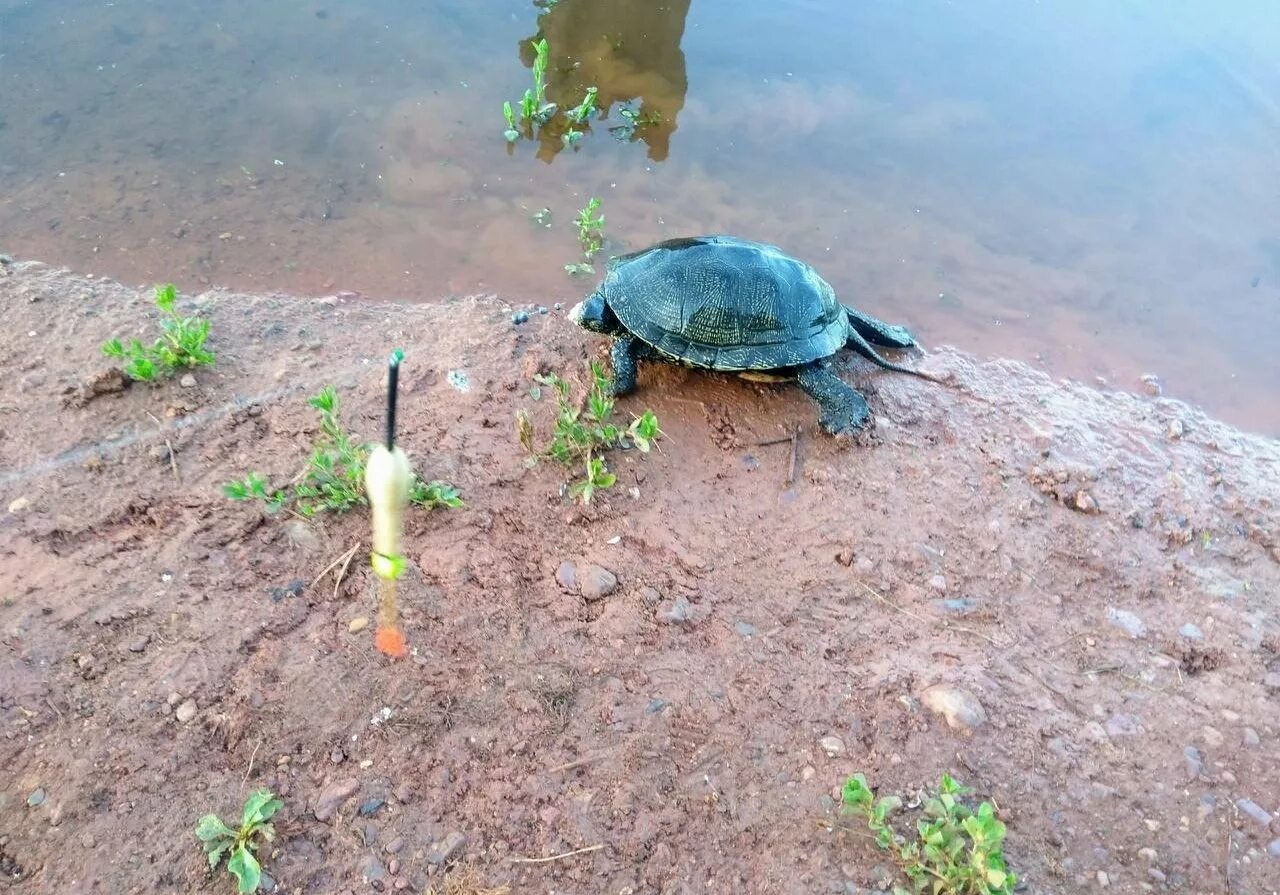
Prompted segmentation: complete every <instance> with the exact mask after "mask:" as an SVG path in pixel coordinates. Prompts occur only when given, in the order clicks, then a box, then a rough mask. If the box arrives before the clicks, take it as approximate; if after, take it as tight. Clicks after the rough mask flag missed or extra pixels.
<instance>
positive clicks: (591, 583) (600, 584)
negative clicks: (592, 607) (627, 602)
mask: <svg viewBox="0 0 1280 895" xmlns="http://www.w3.org/2000/svg"><path fill="white" fill-rule="evenodd" d="M578 578H579V586H580V588H581V590H582V598H583V599H584V600H586V601H587V602H588V603H594V602H595V601H596V600H602V599H604V598H605V597H607V596H608V595H609V594H611V593H613V591H614V589H615V588H616V587H617V586H618V578H617V576H616V575H614V574H613V573H612V572H610V571H609V570H608V569H606V568H603V567H601V566H597V565H594V564H592V565H587V566H586V567H584V568H583V569H581V570H579V575H578Z"/></svg>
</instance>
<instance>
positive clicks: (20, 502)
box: [9, 497, 31, 515]
mask: <svg viewBox="0 0 1280 895" xmlns="http://www.w3.org/2000/svg"><path fill="white" fill-rule="evenodd" d="M30 506H31V501H30V500H28V499H27V498H25V497H19V498H17V499H16V500H14V501H12V502H11V503H10V504H9V512H10V513H13V514H14V515H17V514H18V513H21V512H23V511H25V510H27V509H28V508H30Z"/></svg>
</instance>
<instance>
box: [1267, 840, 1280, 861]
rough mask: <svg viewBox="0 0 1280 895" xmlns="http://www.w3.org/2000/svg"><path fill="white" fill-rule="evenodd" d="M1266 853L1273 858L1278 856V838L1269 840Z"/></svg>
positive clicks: (1279, 852)
mask: <svg viewBox="0 0 1280 895" xmlns="http://www.w3.org/2000/svg"><path fill="white" fill-rule="evenodd" d="M1267 854H1269V855H1271V857H1273V858H1280V839H1272V840H1271V844H1270V845H1268V846H1267Z"/></svg>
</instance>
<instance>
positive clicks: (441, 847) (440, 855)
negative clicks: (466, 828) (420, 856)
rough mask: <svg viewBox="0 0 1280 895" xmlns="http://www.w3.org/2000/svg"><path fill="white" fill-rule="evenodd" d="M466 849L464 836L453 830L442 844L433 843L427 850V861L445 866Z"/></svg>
mask: <svg viewBox="0 0 1280 895" xmlns="http://www.w3.org/2000/svg"><path fill="white" fill-rule="evenodd" d="M466 847H467V837H466V834H464V833H461V832H459V831H458V830H454V831H453V832H452V833H450V834H449V835H448V836H446V837H444V841H442V842H433V843H432V844H431V847H430V848H429V849H427V860H428V861H430V862H431V863H432V864H447V863H449V862H450V861H452V860H455V859H456V858H457V857H458V856H459V855H460V854H462V850H463V849H464V848H466Z"/></svg>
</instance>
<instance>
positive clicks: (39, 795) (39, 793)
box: [27, 788, 44, 808]
mask: <svg viewBox="0 0 1280 895" xmlns="http://www.w3.org/2000/svg"><path fill="white" fill-rule="evenodd" d="M43 804H44V789H43V788H41V789H37V790H36V791H35V792H33V793H31V795H29V796H27V807H28V808H38V807H39V806H41V805H43Z"/></svg>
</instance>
